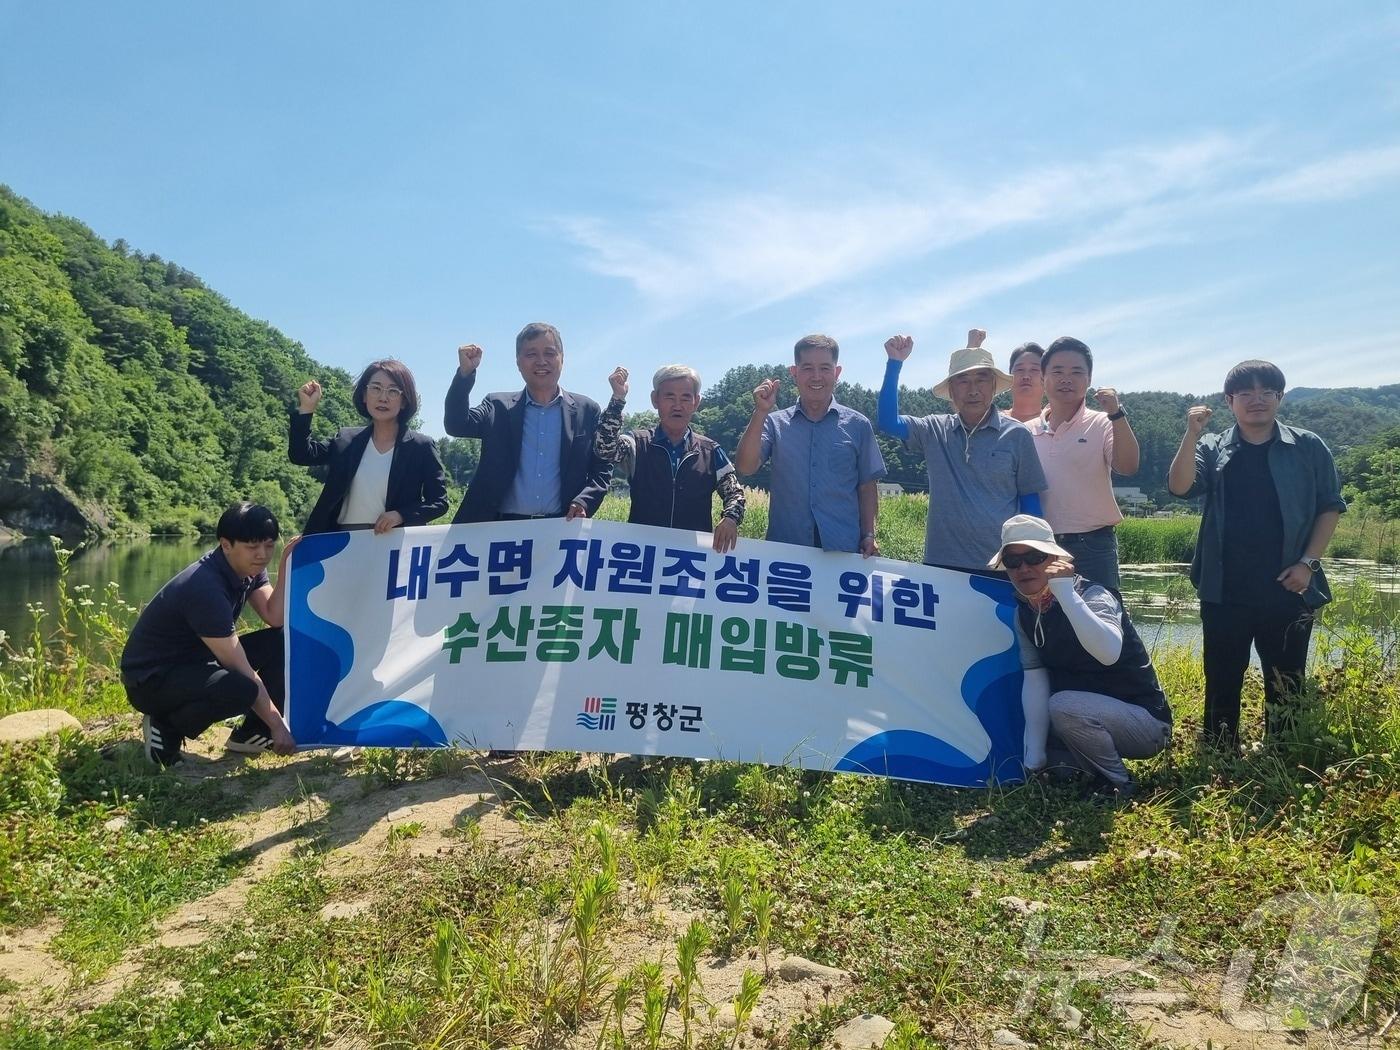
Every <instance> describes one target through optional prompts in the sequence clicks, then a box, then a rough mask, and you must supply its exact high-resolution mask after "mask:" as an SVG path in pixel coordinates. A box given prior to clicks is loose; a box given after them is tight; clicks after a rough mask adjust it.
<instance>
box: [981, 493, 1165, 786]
mask: <svg viewBox="0 0 1400 1050" xmlns="http://www.w3.org/2000/svg"><path fill="white" fill-rule="evenodd" d="M987 567H988V568H991V569H1005V570H1006V573H1007V575H1008V576H1010V578H1011V583H1012V584H1013V585H1014V586H1015V588H1016V595H1017V597H1018V598H1019V599H1020V600H1019V602H1018V603H1017V604H1018V608H1017V611H1016V634H1017V640H1018V642H1019V643H1020V650H1021V667H1022V669H1023V671H1024V672H1025V682H1024V684H1023V685H1022V687H1021V702H1022V705H1023V707H1024V708H1025V713H1026V738H1025V765H1026V768H1027V769H1028V770H1032V771H1035V770H1039V769H1042V768H1045V767H1046V766H1047V765H1050V766H1056V765H1059V766H1077V767H1078V768H1080V769H1083V770H1085V771H1086V772H1088V773H1089V774H1090V776H1091V777H1092V778H1093V780H1092V781H1091V784H1090V787H1091V789H1092V790H1093V791H1094V792H1096V793H1098V794H1100V795H1102V796H1106V797H1108V798H1111V799H1126V798H1130V797H1131V796H1132V794H1133V789H1134V785H1133V778H1132V776H1131V775H1130V774H1129V773H1128V770H1127V767H1125V766H1124V765H1123V759H1125V758H1150V757H1151V756H1152V755H1155V754H1157V753H1158V752H1159V751H1161V750H1162V749H1163V748H1165V747H1166V746H1167V744H1168V743H1170V741H1171V732H1172V712H1171V707H1170V706H1169V705H1168V704H1167V697H1166V694H1165V693H1163V692H1162V687H1161V685H1160V684H1159V683H1158V681H1157V672H1156V671H1155V670H1153V668H1152V660H1151V659H1150V658H1149V657H1148V655H1147V649H1146V647H1145V646H1144V645H1143V644H1142V639H1141V638H1139V637H1138V633H1137V631H1136V629H1134V627H1133V622H1132V620H1130V619H1129V618H1128V614H1127V612H1126V610H1124V608H1123V603H1122V602H1121V601H1120V600H1119V599H1118V598H1117V596H1115V595H1114V593H1113V592H1112V591H1110V590H1109V589H1108V588H1106V587H1102V586H1100V585H1098V584H1095V583H1091V582H1089V581H1088V580H1086V579H1084V577H1082V576H1079V575H1077V574H1076V573H1075V571H1074V561H1073V559H1072V558H1071V557H1070V555H1069V552H1068V551H1066V550H1065V549H1064V548H1063V547H1061V546H1059V545H1058V544H1057V543H1056V542H1055V533H1054V530H1053V529H1051V527H1050V524H1049V522H1047V521H1045V520H1044V519H1043V518H1036V517H1032V516H1031V515H1029V514H1018V515H1016V516H1015V517H1013V518H1010V519H1008V520H1007V522H1006V523H1005V524H1004V525H1003V526H1002V528H1001V549H1000V550H999V551H998V552H997V554H996V556H995V557H994V558H992V560H991V561H990V562H988V563H987ZM1047 737H1048V741H1047Z"/></svg>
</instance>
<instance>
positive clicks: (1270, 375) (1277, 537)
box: [1167, 360, 1347, 747]
mask: <svg viewBox="0 0 1400 1050" xmlns="http://www.w3.org/2000/svg"><path fill="white" fill-rule="evenodd" d="M1283 387H1284V379H1283V372H1282V371H1281V370H1280V369H1279V367H1278V366H1277V365H1275V364H1272V363H1271V362H1268V361H1258V360H1253V361H1242V362H1240V363H1239V364H1237V365H1236V366H1235V367H1234V368H1232V369H1230V372H1229V374H1228V375H1226V377H1225V400H1226V401H1228V402H1229V403H1230V411H1231V413H1233V415H1234V417H1235V422H1234V425H1233V426H1231V427H1229V428H1227V429H1226V430H1225V432H1224V433H1221V434H1204V433H1203V431H1204V430H1205V428H1206V424H1207V423H1208V422H1210V415H1211V410H1210V409H1209V408H1207V407H1206V406H1205V405H1196V406H1194V407H1192V408H1191V409H1189V410H1188V411H1187V413H1186V433H1185V434H1183V435H1182V438H1181V447H1180V448H1179V449H1177V453H1176V458H1175V459H1173V460H1172V465H1171V470H1170V473H1169V474H1168V477H1167V488H1169V489H1170V490H1171V493H1172V495H1173V496H1180V497H1182V498H1183V499H1189V498H1191V497H1192V496H1204V497H1205V503H1204V506H1203V507H1202V508H1201V528H1200V532H1199V533H1198V534H1197V536H1196V554H1195V557H1194V558H1193V559H1192V561H1191V582H1192V583H1194V584H1195V585H1196V590H1197V591H1198V592H1199V593H1200V597H1201V643H1202V656H1203V659H1204V663H1205V673H1206V698H1205V718H1204V724H1203V725H1202V727H1201V728H1202V732H1203V734H1204V737H1205V739H1206V740H1207V741H1213V742H1216V743H1220V744H1223V745H1224V746H1226V747H1233V746H1234V745H1235V744H1236V743H1237V741H1238V737H1239V726H1240V689H1241V688H1242V687H1243V685H1244V672H1245V669H1246V668H1247V667H1248V666H1249V648H1250V645H1251V644H1253V646H1254V648H1255V649H1256V650H1258V652H1259V663H1260V667H1261V670H1262V671H1263V672H1264V714H1265V722H1264V731H1265V734H1266V735H1271V734H1274V733H1277V732H1278V731H1279V730H1281V729H1283V728H1284V727H1285V726H1286V725H1287V724H1288V723H1289V722H1291V720H1292V716H1293V710H1292V707H1291V701H1292V700H1294V699H1295V698H1296V696H1297V694H1298V693H1299V691H1300V690H1301V689H1302V686H1303V676H1304V672H1305V670H1306V668H1307V662H1308V641H1309V640H1310V639H1311V638H1312V627H1313V614H1314V611H1315V610H1316V609H1318V608H1319V607H1320V606H1322V605H1325V604H1326V603H1327V602H1329V601H1331V600H1332V592H1331V590H1329V589H1328V586H1327V577H1326V575H1325V574H1324V573H1323V571H1322V556H1323V554H1325V553H1326V551H1327V544H1328V542H1329V541H1331V539H1332V532H1333V530H1335V529H1336V527H1337V519H1338V518H1339V517H1340V516H1341V514H1342V512H1343V511H1345V510H1346V508H1347V505H1346V503H1345V502H1344V501H1343V499H1342V493H1341V481H1340V479H1339V478H1338V476H1337V467H1336V464H1335V463H1334V462H1333V461H1332V453H1331V452H1330V451H1328V448H1327V446H1326V445H1325V444H1324V443H1323V441H1322V439H1321V438H1320V437H1318V436H1317V435H1316V434H1314V433H1312V432H1311V431H1309V430H1301V429H1299V428H1298V427H1290V426H1286V425H1285V424H1283V423H1280V422H1279V421H1278V410H1279V404H1280V403H1281V402H1282V401H1283Z"/></svg>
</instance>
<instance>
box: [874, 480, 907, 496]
mask: <svg viewBox="0 0 1400 1050" xmlns="http://www.w3.org/2000/svg"><path fill="white" fill-rule="evenodd" d="M875 488H876V489H877V490H878V491H879V493H880V498H881V499H884V498H885V497H886V496H902V495H904V487H903V486H902V485H900V484H899V483H898V482H895V481H877V482H876V483H875Z"/></svg>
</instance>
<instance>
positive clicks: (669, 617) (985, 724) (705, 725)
mask: <svg viewBox="0 0 1400 1050" xmlns="http://www.w3.org/2000/svg"><path fill="white" fill-rule="evenodd" d="M709 544H710V537H709V535H707V534H705V533H691V532H682V531H677V530H674V529H660V528H652V527H649V526H643V525H628V524H621V523H618V522H610V521H585V520H578V521H573V522H565V521H563V520H559V519H547V520H540V521H508V522H490V523H486V524H475V525H434V526H425V527H422V528H411V529H394V530H393V531H392V532H389V533H387V534H385V535H382V536H376V535H374V534H373V533H370V532H367V531H358V532H342V533H326V534H321V535H315V536H307V537H306V538H304V539H303V540H302V541H301V543H300V544H299V545H298V546H297V548H296V549H295V550H294V551H293V552H292V558H291V568H290V572H291V586H290V592H289V597H288V603H289V606H288V619H287V696H288V717H289V722H290V724H291V729H292V734H293V735H294V736H295V737H296V739H297V742H298V743H299V744H300V745H302V746H312V747H315V746H327V745H342V744H362V745H367V746H374V747H449V746H459V747H467V748H497V749H507V750H566V751H600V752H607V753H616V752H627V753H632V754H639V755H674V756H681V757H688V758H714V759H727V760H733V761H742V762H762V763H766V764H769V765H792V766H800V767H802V768H807V769H828V770H845V771H849V772H856V773H868V774H873V775H878V776H890V777H898V778H900V779H904V780H918V781H926V782H930V783H937V784H954V785H965V786H986V785H987V784H990V783H992V782H995V781H1001V782H1007V781H1013V780H1018V779H1020V778H1021V776H1022V770H1021V738H1022V732H1023V727H1024V719H1023V717H1022V714H1021V666H1020V661H1019V658H1018V656H1017V651H1016V641H1015V633H1014V630H1013V628H1012V622H1013V621H1012V617H1013V615H1014V613H1015V607H1014V597H1013V595H1012V591H1011V587H1010V585H1009V584H1008V583H1006V582H1004V581H1001V580H994V579H988V578H984V577H978V576H970V575H968V574H967V573H961V572H954V571H951V570H945V569H934V568H930V567H929V566H926V565H912V564H909V563H907V562H898V561H891V560H888V559H884V558H871V559H869V560H865V559H862V558H861V557H860V556H859V555H855V554H838V553H827V552H823V551H819V550H814V549H811V548H807V547H795V546H791V545H789V544H785V543H768V542H765V541H759V540H748V539H742V540H740V541H739V545H738V548H737V549H736V550H734V551H732V552H730V553H729V554H716V553H715V552H714V551H713V550H711V549H710V546H709Z"/></svg>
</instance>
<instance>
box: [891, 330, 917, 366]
mask: <svg viewBox="0 0 1400 1050" xmlns="http://www.w3.org/2000/svg"><path fill="white" fill-rule="evenodd" d="M913 352H914V337H913V336H910V335H892V336H890V337H889V338H888V339H886V340H885V353H887V354H889V355H890V358H891V360H894V361H907V360H909V355H910V354H912V353H913Z"/></svg>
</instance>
